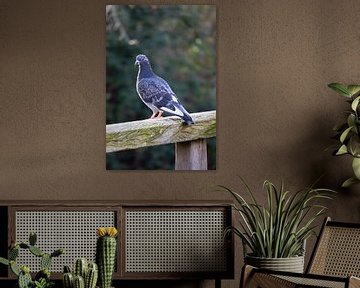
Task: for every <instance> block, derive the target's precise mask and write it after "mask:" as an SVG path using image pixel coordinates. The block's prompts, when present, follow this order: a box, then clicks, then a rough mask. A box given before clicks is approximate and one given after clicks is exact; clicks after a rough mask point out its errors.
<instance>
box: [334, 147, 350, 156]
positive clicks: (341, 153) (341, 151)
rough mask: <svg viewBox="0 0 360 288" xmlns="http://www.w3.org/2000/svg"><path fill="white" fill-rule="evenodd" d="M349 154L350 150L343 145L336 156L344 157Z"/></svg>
mask: <svg viewBox="0 0 360 288" xmlns="http://www.w3.org/2000/svg"><path fill="white" fill-rule="evenodd" d="M347 153H348V150H347V148H346V145H341V147H340V148H339V150H338V151H337V152H336V154H335V155H344V154H347Z"/></svg>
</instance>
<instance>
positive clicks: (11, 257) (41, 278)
mask: <svg viewBox="0 0 360 288" xmlns="http://www.w3.org/2000/svg"><path fill="white" fill-rule="evenodd" d="M36 241H37V236H36V233H30V236H29V243H24V242H20V243H16V242H14V241H12V242H11V245H10V248H9V251H8V259H6V258H3V257H0V263H1V264H4V265H7V266H10V269H11V271H12V272H13V273H14V274H15V275H16V276H18V286H19V288H29V287H34V288H48V287H51V286H52V284H53V282H51V281H50V271H49V269H50V265H51V261H52V258H53V257H58V256H60V255H61V254H63V253H64V250H63V249H57V250H55V251H54V252H52V253H51V254H48V253H44V252H43V251H42V250H41V249H40V248H39V247H37V246H35V245H36ZM20 249H24V250H29V252H30V253H32V254H33V255H35V256H37V257H40V258H41V261H40V266H41V270H40V271H39V272H38V273H37V274H36V275H35V280H34V281H33V280H32V278H31V275H30V268H29V267H28V266H21V267H19V265H18V264H17V263H16V259H17V257H18V256H19V251H20Z"/></svg>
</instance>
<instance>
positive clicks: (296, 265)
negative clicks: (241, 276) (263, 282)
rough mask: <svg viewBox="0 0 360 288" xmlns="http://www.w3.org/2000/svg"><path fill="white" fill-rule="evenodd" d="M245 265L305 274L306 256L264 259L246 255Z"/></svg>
mask: <svg viewBox="0 0 360 288" xmlns="http://www.w3.org/2000/svg"><path fill="white" fill-rule="evenodd" d="M245 263H246V264H248V265H251V266H254V267H258V268H263V269H270V270H275V271H287V272H297V273H304V256H295V257H289V258H263V257H255V256H251V255H246V256H245Z"/></svg>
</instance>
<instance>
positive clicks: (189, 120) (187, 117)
mask: <svg viewBox="0 0 360 288" xmlns="http://www.w3.org/2000/svg"><path fill="white" fill-rule="evenodd" d="M185 112H186V111H185ZM181 118H182V119H183V120H184V122H185V123H186V125H191V124H194V120H193V119H192V118H191V116H190V114H189V113H187V112H186V113H184V116H182V117H181Z"/></svg>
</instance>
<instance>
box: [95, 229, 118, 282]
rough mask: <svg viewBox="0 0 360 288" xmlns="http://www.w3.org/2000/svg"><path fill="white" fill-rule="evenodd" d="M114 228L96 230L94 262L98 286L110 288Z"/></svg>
mask: <svg viewBox="0 0 360 288" xmlns="http://www.w3.org/2000/svg"><path fill="white" fill-rule="evenodd" d="M117 234H118V231H117V230H116V228H115V227H101V228H98V229H97V235H98V237H99V238H98V239H97V243H96V262H97V265H98V267H99V284H100V285H99V286H100V287H101V288H110V286H111V280H112V275H113V272H114V265H115V258H116V236H117Z"/></svg>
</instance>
